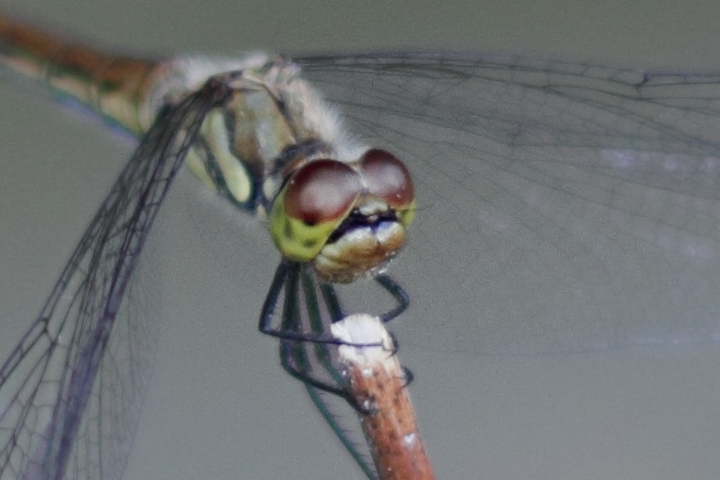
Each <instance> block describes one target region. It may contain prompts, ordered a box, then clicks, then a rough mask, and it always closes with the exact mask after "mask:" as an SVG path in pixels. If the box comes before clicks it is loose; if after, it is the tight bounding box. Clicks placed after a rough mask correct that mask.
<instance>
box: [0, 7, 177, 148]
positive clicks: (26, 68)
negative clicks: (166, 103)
mask: <svg viewBox="0 0 720 480" xmlns="http://www.w3.org/2000/svg"><path fill="white" fill-rule="evenodd" d="M0 63H2V64H3V65H4V66H5V67H7V68H10V69H11V70H13V71H15V72H17V73H20V74H22V75H23V76H26V77H28V78H32V79H35V80H38V81H40V82H42V83H44V84H46V85H47V86H48V87H49V88H51V89H52V90H53V91H55V92H58V93H60V94H61V95H67V96H69V97H71V98H72V99H74V100H77V101H79V102H80V103H82V104H84V105H86V106H88V107H90V108H91V109H93V110H94V111H96V112H97V113H98V114H100V115H101V116H103V117H106V118H107V119H109V120H111V121H112V122H114V123H117V124H119V125H120V126H121V127H122V128H124V129H127V130H129V131H130V132H132V133H133V134H135V135H139V134H141V133H142V132H144V131H146V130H147V128H148V127H149V125H150V123H152V121H153V119H154V115H155V112H154V111H149V109H148V108H147V106H148V105H149V104H150V103H151V102H149V101H148V99H149V98H150V97H152V94H153V91H154V88H155V87H156V85H157V80H158V78H159V77H160V76H162V75H163V74H164V72H165V70H166V69H167V68H168V67H167V64H165V63H162V62H158V61H151V60H144V59H137V58H127V57H121V56H114V55H110V54H107V53H104V52H101V51H97V50H94V49H91V48H87V47H84V46H81V45H79V44H74V43H72V42H69V41H66V40H65V39H62V38H60V37H57V36H55V35H53V34H49V33H46V32H44V31H41V30H39V29H37V28H34V27H31V26H28V25H25V24H22V23H18V22H15V21H12V20H9V19H8V18H5V17H0Z"/></svg>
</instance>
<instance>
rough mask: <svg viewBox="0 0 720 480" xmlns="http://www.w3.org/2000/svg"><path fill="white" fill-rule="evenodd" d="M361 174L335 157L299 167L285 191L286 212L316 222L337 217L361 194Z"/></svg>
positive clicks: (311, 222) (312, 222)
mask: <svg viewBox="0 0 720 480" xmlns="http://www.w3.org/2000/svg"><path fill="white" fill-rule="evenodd" d="M361 190H362V184H361V182H360V175H359V174H358V173H357V172H356V171H355V170H353V169H352V168H350V167H349V166H348V165H346V164H344V163H342V162H338V161H335V160H316V161H314V162H310V163H308V164H307V165H305V166H303V167H302V168H301V169H300V170H298V171H297V172H296V173H295V174H294V175H293V178H292V179H291V180H290V184H289V185H288V187H287V192H286V193H285V213H286V214H288V215H290V216H291V217H293V218H295V219H298V220H302V221H303V222H304V223H305V224H306V225H316V224H318V223H321V222H327V221H329V220H337V219H338V218H339V217H340V216H342V215H343V214H344V213H345V212H346V211H347V210H348V209H349V208H350V207H351V206H352V204H353V202H354V201H355V199H356V198H357V197H358V195H360V192H361Z"/></svg>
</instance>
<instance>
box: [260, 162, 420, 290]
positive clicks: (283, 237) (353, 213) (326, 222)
mask: <svg viewBox="0 0 720 480" xmlns="http://www.w3.org/2000/svg"><path fill="white" fill-rule="evenodd" d="M414 205H415V198H414V191H413V185H412V179H411V178H410V174H409V172H408V171H407V169H406V168H405V166H404V165H403V164H402V163H401V162H400V161H399V160H398V159H397V158H395V157H394V156H393V155H391V154H390V153H388V152H386V151H384V150H380V149H371V150H368V151H366V152H365V153H364V154H363V155H362V157H361V158H360V159H359V161H357V162H352V163H343V162H338V161H334V160H327V159H324V160H316V161H314V162H310V163H306V164H304V165H302V166H300V167H299V168H298V169H297V170H296V171H295V172H294V173H293V174H292V175H290V177H289V180H288V181H287V183H286V184H285V185H284V186H283V188H282V189H281V191H280V193H279V195H278V196H277V198H276V200H275V202H274V204H273V208H272V213H271V215H270V234H271V236H272V238H273V241H274V242H275V245H276V246H277V247H278V249H279V250H280V252H281V253H282V254H283V255H284V256H285V257H287V258H290V259H292V260H295V261H299V262H308V261H309V262H312V263H313V265H314V267H315V270H316V271H317V272H318V274H319V275H320V277H321V278H322V279H324V280H326V281H328V282H342V283H346V282H350V281H352V280H354V279H356V278H357V277H359V276H363V275H372V274H373V273H377V272H379V271H381V270H383V269H384V268H385V267H386V266H387V264H388V262H389V261H390V259H392V258H393V257H394V256H395V255H396V254H397V253H398V252H399V251H400V249H401V248H402V246H403V243H404V241H405V230H406V228H407V227H408V225H409V224H410V222H411V221H412V218H413V214H414V211H413V210H414Z"/></svg>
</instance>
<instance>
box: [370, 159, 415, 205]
mask: <svg viewBox="0 0 720 480" xmlns="http://www.w3.org/2000/svg"><path fill="white" fill-rule="evenodd" d="M360 172H361V173H362V176H363V179H364V181H365V184H366V185H367V188H368V190H369V191H370V193H372V194H374V195H377V196H378V197H380V198H382V199H383V200H385V201H386V202H387V203H388V205H390V206H391V207H392V208H394V209H396V210H402V209H405V208H407V207H408V206H409V205H410V204H411V203H412V202H413V200H414V199H415V191H414V187H413V182H412V179H411V178H410V172H409V171H408V169H407V168H406V167H405V165H403V163H402V162H401V161H400V160H399V159H398V158H397V157H396V156H394V155H393V154H391V153H390V152H387V151H385V150H382V149H379V148H373V149H371V150H368V151H367V152H365V154H364V155H363V157H362V159H361V160H360Z"/></svg>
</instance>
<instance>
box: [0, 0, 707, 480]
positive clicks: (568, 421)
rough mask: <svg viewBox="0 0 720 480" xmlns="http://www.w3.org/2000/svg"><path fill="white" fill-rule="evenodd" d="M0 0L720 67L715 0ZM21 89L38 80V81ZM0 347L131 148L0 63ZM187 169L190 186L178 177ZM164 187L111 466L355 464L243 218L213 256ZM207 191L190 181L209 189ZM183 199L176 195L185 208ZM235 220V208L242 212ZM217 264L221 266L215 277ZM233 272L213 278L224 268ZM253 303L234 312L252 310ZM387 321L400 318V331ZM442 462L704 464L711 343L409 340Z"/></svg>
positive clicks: (319, 467)
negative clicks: (133, 400)
mask: <svg viewBox="0 0 720 480" xmlns="http://www.w3.org/2000/svg"><path fill="white" fill-rule="evenodd" d="M626 3H627V2H619V1H617V2H603V3H602V4H600V3H599V2H571V1H567V2H564V3H563V2H553V3H548V4H545V3H542V2H527V1H524V0H517V1H499V2H495V3H490V2H485V4H480V3H475V2H466V3H464V4H463V3H459V2H456V3H452V4H445V3H442V4H441V3H437V4H434V3H431V2H424V3H414V4H413V5H412V6H410V5H409V2H408V3H407V4H406V3H404V2H403V3H400V2H388V3H382V2H374V3H370V2H357V3H355V4H352V5H338V4H336V3H333V2H328V4H323V3H321V2H277V1H264V2H237V1H236V2H225V1H213V2H210V1H206V2H183V3H178V4H175V3H174V2H170V1H167V0H145V1H135V2H130V1H125V2H116V3H112V4H111V3H110V2H108V3H100V2H90V1H65V2H62V3H59V2H50V1H47V0H46V1H29V0H24V1H16V2H3V7H5V6H6V5H9V6H10V7H12V8H13V9H14V10H15V11H18V12H22V13H23V14H25V15H27V16H28V17H31V18H35V17H36V18H38V19H40V20H41V21H42V22H45V23H46V24H49V25H55V27H56V28H59V29H62V30H65V31H68V32H76V33H77V35H79V36H80V37H81V38H88V39H101V40H102V42H104V43H105V44H107V45H116V46H118V48H120V47H122V48H124V49H130V50H131V51H141V52H159V53H164V52H212V53H223V54H232V53H233V52H237V51H242V50H247V49H255V48H263V49H274V50H280V51H283V52H293V51H308V50H310V51H316V50H332V51H336V50H372V49H388V48H399V47H408V48H409V47H412V48H418V47H427V48H433V49H451V48H458V49H471V50H482V51H510V52H534V53H542V54H545V55H549V56H553V57H561V58H569V59H576V60H595V61H599V62H601V63H606V64H612V65H619V66H633V67H637V68H651V69H662V70H668V69H686V70H692V69H695V70H698V69H699V70H705V71H720V59H718V56H717V52H720V29H719V27H718V24H717V19H718V18H720V6H718V5H717V4H716V3H713V2H707V4H706V5H703V4H701V3H700V2H695V3H688V2H683V4H680V2H667V4H666V5H663V4H660V3H658V2H646V1H641V2H635V3H634V4H633V5H631V6H628V5H626ZM35 97H37V98H35ZM0 105H1V106H2V114H1V115H0V165H2V166H3V170H2V174H1V175H0V319H2V320H1V321H2V331H1V332H0V357H4V356H5V355H6V352H8V351H9V349H10V347H11V345H12V344H13V343H14V342H15V341H16V340H17V339H18V338H19V337H20V335H21V334H22V332H23V330H24V329H25V328H26V327H27V325H28V324H29V322H30V320H31V319H32V318H33V316H34V315H35V314H36V312H37V311H38V310H39V308H40V306H41V303H42V301H43V300H44V297H45V296H46V295H47V294H48V292H49V291H50V288H51V287H52V285H53V283H54V282H55V280H56V276H57V273H58V272H59V271H60V269H61V267H62V266H63V265H64V262H65V261H66V259H67V256H68V255H69V253H70V251H71V250H72V248H73V247H74V245H75V243H76V241H77V239H78V238H79V235H80V234H81V232H82V230H83V228H84V226H85V224H86V223H87V222H88V221H89V219H90V217H91V215H92V214H93V213H94V210H95V208H96V207H97V205H98V203H99V201H100V199H101V198H102V196H103V195H104V194H105V193H106V191H107V189H108V187H109V185H110V184H111V182H112V180H113V178H114V175H115V174H116V172H117V170H118V168H119V167H120V166H121V165H122V162H123V161H124V160H125V159H126V158H127V156H128V155H129V154H130V152H131V150H132V146H131V145H130V144H128V143H127V142H124V141H122V140H121V139H117V138H114V137H112V136H108V135H104V134H103V130H102V128H101V127H100V126H94V125H92V124H90V125H89V124H88V122H85V121H79V122H76V121H71V120H72V117H73V116H75V115H73V114H72V113H67V112H63V111H61V110H59V109H57V108H54V107H52V106H51V104H50V102H49V101H48V99H47V98H46V97H44V96H42V95H37V92H34V91H32V90H31V91H28V90H26V89H21V88H17V87H16V86H14V85H8V84H7V83H3V84H2V85H0ZM185 183H187V184H188V185H187V187H186V190H190V191H193V186H192V184H191V182H185ZM193 202H195V199H194V198H190V199H189V200H188V201H187V202H186V203H183V200H182V199H180V200H178V201H177V202H176V204H177V205H178V207H177V209H176V211H175V212H174V214H173V215H168V221H167V222H165V223H166V224H168V225H166V229H165V233H164V235H166V237H165V238H167V239H168V252H167V256H168V257H169V258H173V257H176V258H178V256H180V257H179V258H182V261H181V262H174V263H172V264H171V265H170V267H169V270H168V276H169V278H170V279H174V281H173V283H172V286H173V291H174V293H172V294H170V295H169V296H168V297H167V298H166V305H167V310H168V317H169V318H168V320H166V321H165V324H164V328H163V337H162V340H161V344H160V350H159V357H158V360H159V363H158V366H157V368H156V372H155V378H154V380H153V384H152V386H151V389H150V392H149V397H148V401H147V403H146V408H145V411H144V415H143V418H142V424H141V429H140V432H139V434H138V437H137V440H136V444H135V448H134V450H133V453H132V455H131V457H130V465H129V468H128V470H127V472H126V473H127V478H132V479H135V478H137V479H141V478H144V479H149V478H152V479H162V478H180V479H182V478H201V477H202V478H212V479H229V478H302V479H306V478H307V479H310V478H316V479H319V478H338V477H346V478H361V477H360V475H359V472H358V470H357V468H356V467H355V466H354V465H353V464H352V463H351V462H350V461H349V459H348V458H347V456H346V455H345V454H344V453H343V452H342V451H341V449H340V448H339V447H338V446H337V443H336V441H335V440H334V438H333V437H332V436H331V435H330V434H325V431H324V430H323V428H325V427H323V426H322V425H321V424H320V422H319V421H318V419H317V418H316V417H317V416H316V414H315V413H314V411H313V410H312V407H311V406H310V405H309V402H308V401H307V399H306V398H305V396H304V394H303V391H302V388H301V387H300V386H299V385H297V384H296V383H295V382H293V381H291V380H289V379H288V378H287V377H286V376H285V375H284V374H283V373H282V372H281V371H280V368H279V367H278V366H277V357H276V346H275V343H274V342H273V341H272V340H270V339H266V338H262V337H261V336H260V335H259V334H257V333H256V331H255V318H256V315H257V313H256V312H257V311H258V308H259V305H260V302H261V300H262V295H263V293H264V291H265V289H266V287H267V283H268V282H269V275H270V274H271V271H272V268H273V267H274V264H275V258H276V257H275V256H271V257H269V259H268V258H266V255H268V256H269V255H273V254H272V250H271V249H270V248H269V247H267V246H263V242H264V237H263V233H262V232H261V231H258V230H259V229H253V228H252V227H251V226H250V227H249V228H246V230H247V232H248V235H247V237H243V238H241V239H239V244H240V247H243V246H244V243H243V242H246V243H247V252H245V253H246V254H245V255H243V254H242V253H243V252H239V253H236V252H234V253H229V254H228V255H232V256H233V257H235V256H237V259H236V261H237V262H238V265H240V266H241V267H242V271H241V272H237V273H236V274H234V275H233V274H231V273H229V272H227V271H225V270H222V269H219V271H216V270H215V269H216V268H217V266H218V265H219V264H221V263H223V262H222V261H218V255H219V253H218V251H217V250H216V249H212V248H210V249H206V248H205V247H204V246H203V245H202V244H201V243H200V240H199V239H198V238H197V236H189V238H187V239H182V240H180V241H172V240H173V238H174V233H175V232H177V231H179V230H181V229H183V228H190V229H192V228H198V226H197V222H196V221H194V220H193V219H192V218H193V216H192V215H188V214H187V211H190V212H191V213H192V212H193V211H194V212H195V214H196V216H197V213H198V211H199V212H201V213H202V212H203V211H204V210H203V209H204V208H205V207H206V206H207V203H210V202H211V200H208V199H207V198H205V199H203V200H202V202H201V203H200V206H199V207H197V206H193V205H194V204H193ZM203 202H204V203H203ZM183 206H184V207H185V208H183ZM243 228H245V227H243ZM224 282H228V283H224ZM228 284H229V285H231V287H229V288H218V285H228ZM247 319H250V321H247ZM401 341H402V339H401ZM402 360H403V362H404V363H405V364H407V365H408V366H410V367H411V368H413V370H414V371H415V372H416V374H417V381H416V383H415V384H414V385H413V386H412V389H411V393H412V395H413V398H414V401H415V404H416V406H417V412H418V415H419V421H420V425H421V428H422V429H423V433H424V435H425V439H426V443H427V445H428V450H429V453H430V455H431V459H432V460H433V463H434V464H435V467H436V470H437V475H438V478H447V479H452V478H458V479H459V478H488V479H501V478H502V479H508V478H537V479H565V478H568V479H570V478H583V479H591V478H615V479H623V478H628V479H630V478H633V479H636V478H653V479H676V478H688V479H702V478H716V477H717V472H718V471H719V470H720V461H718V460H717V458H718V452H719V451H720V408H718V402H717V400H718V398H720V368H719V367H720V354H719V353H718V352H717V351H715V349H714V348H711V347H708V348H703V349H695V348H692V349H691V348H687V347H685V348H675V349H653V350H647V349H631V350H625V351H614V352H603V353H593V354H585V355H562V356H555V357H543V358H524V357H492V356H488V357H482V358H476V357H469V356H468V357H463V356H459V355H445V354H442V353H439V352H426V351H423V350H420V349H413V348H412V347H408V348H404V349H403V351H402Z"/></svg>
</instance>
